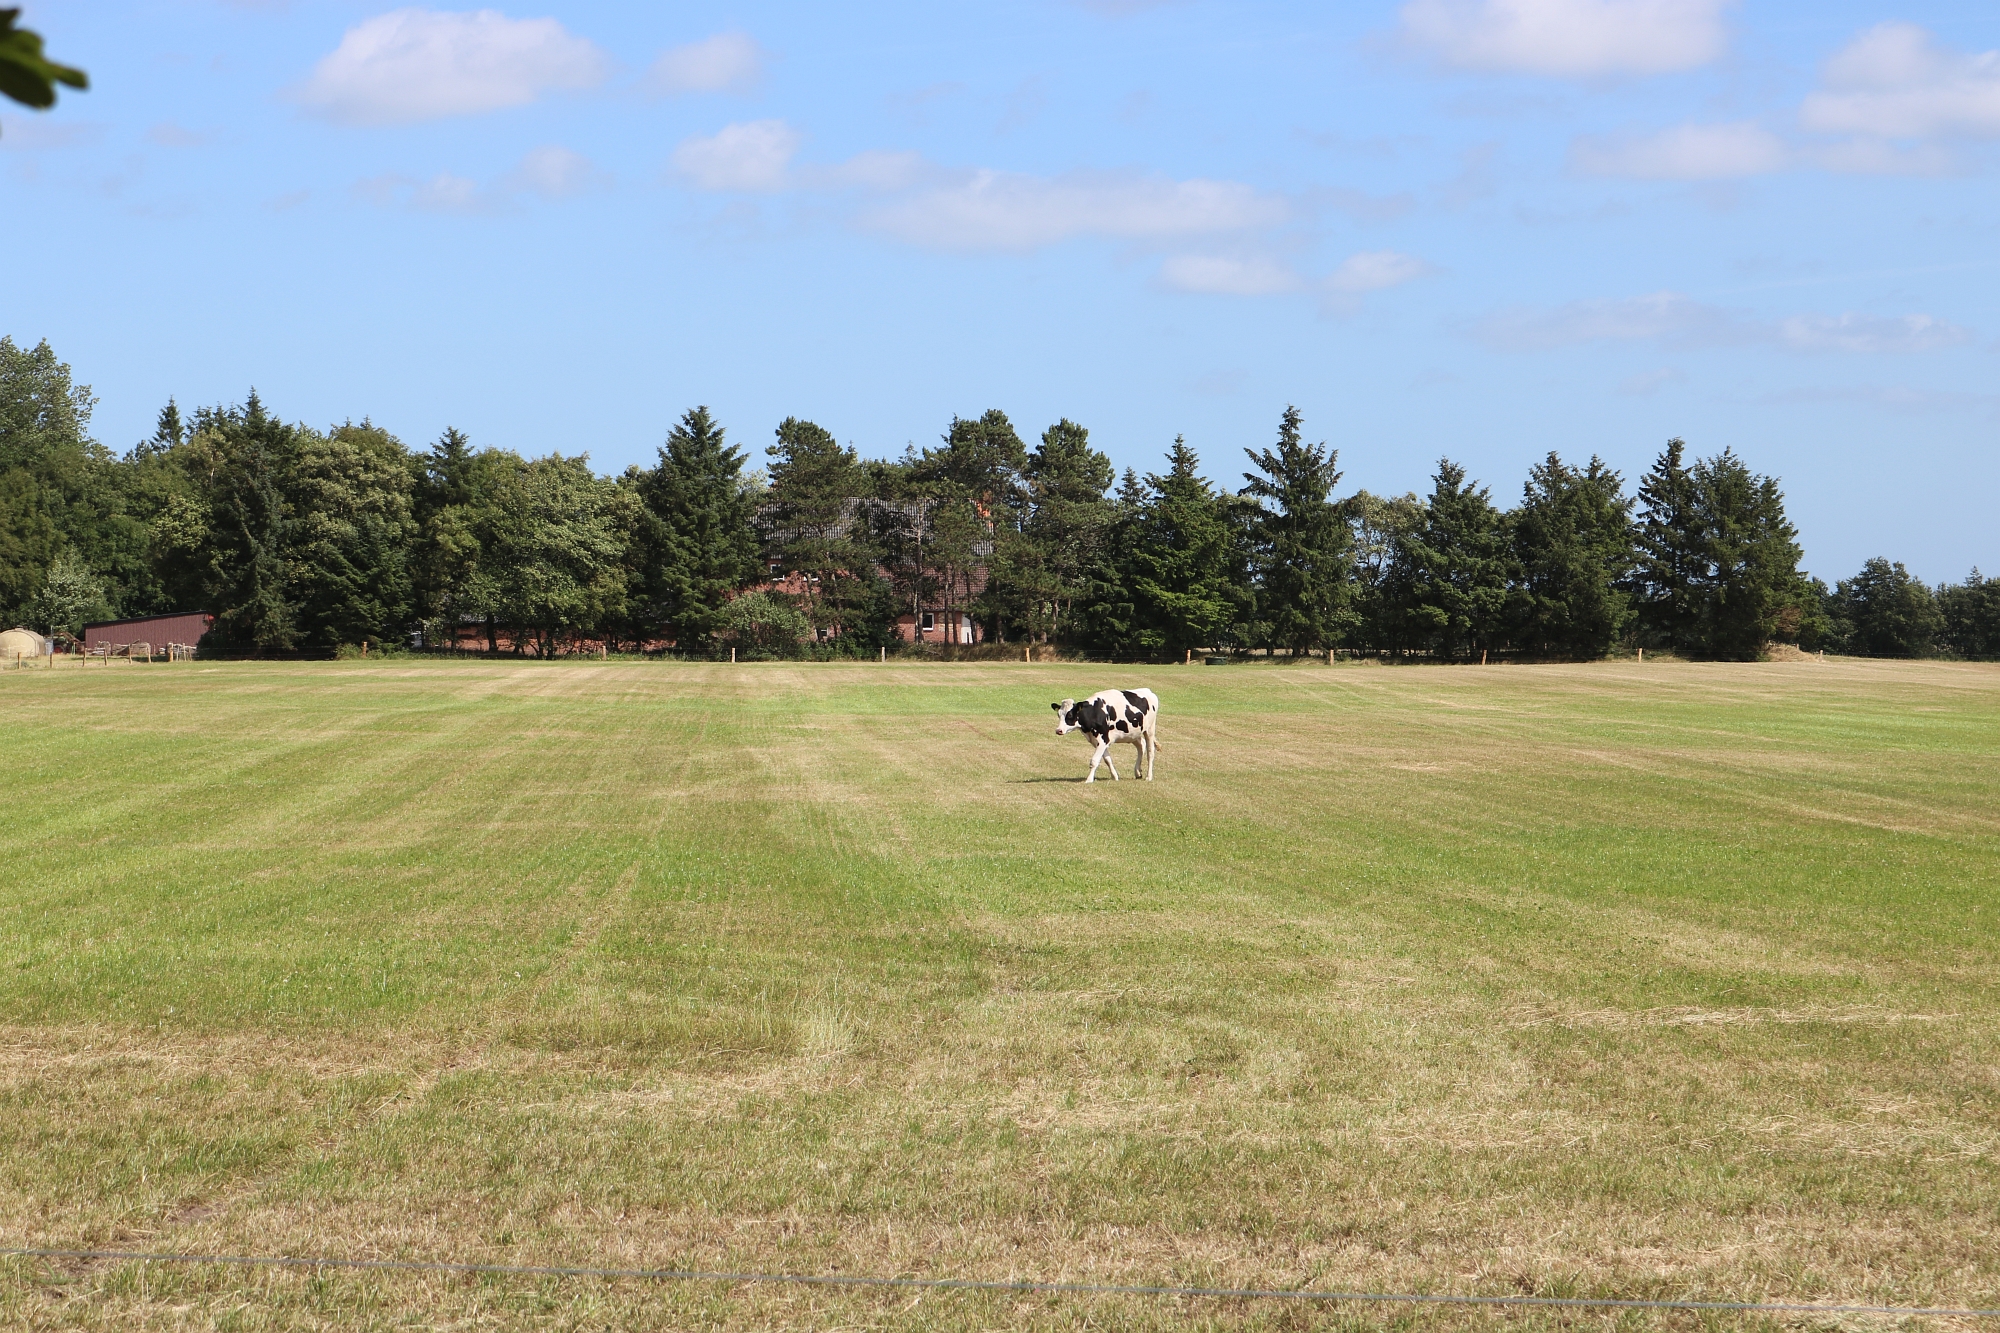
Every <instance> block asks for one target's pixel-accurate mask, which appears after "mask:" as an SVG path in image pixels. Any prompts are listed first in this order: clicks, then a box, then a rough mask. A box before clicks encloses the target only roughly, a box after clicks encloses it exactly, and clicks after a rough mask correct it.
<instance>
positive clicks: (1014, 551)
mask: <svg viewBox="0 0 2000 1333" xmlns="http://www.w3.org/2000/svg"><path fill="white" fill-rule="evenodd" d="M1112 476H1113V473H1112V468H1111V460H1110V459H1109V458H1106V457H1105V456H1104V455H1103V454H1101V453H1099V452H1098V451H1097V450H1095V449H1093V448H1091V447H1090V432H1089V431H1087V430H1085V429H1084V428H1083V427H1082V426H1079V425H1077V424H1076V423H1075V422H1073V421H1071V420H1069V419H1068V418H1067V417H1065V418H1064V419H1063V420H1061V421H1058V422H1057V423H1056V424H1055V425H1053V426H1050V427H1049V428H1048V429H1047V430H1045V431H1043V432H1042V440H1041V447H1040V448H1038V449H1036V450H1035V451H1034V452H1033V453H1031V454H1029V455H1028V458H1027V467H1026V469H1025V473H1024V479H1025V482H1026V487H1027V497H1028V502H1027V505H1028V507H1027V512H1026V515H1025V517H1024V519H1023V521H1022V524H1021V528H1020V530H1019V531H1018V532H1008V531H1006V530H1005V529H1002V530H1001V531H1000V532H999V533H998V534H997V536H996V544H995V550H994V559H993V578H992V583H991V587H992V589H993V591H994V594H995V596H996V599H997V600H998V601H999V602H1000V603H1001V605H1002V606H1003V608H1004V609H1005V610H1006V612H1007V613H1008V615H1009V617H1010V618H1011V619H1012V620H1013V621H1014V623H1015V624H1017V625H1019V626H1020V627H1021V628H1023V629H1024V630H1026V631H1027V632H1028V633H1029V634H1031V635H1034V636H1035V637H1038V638H1040V639H1043V640H1048V639H1062V638H1064V637H1065V636H1070V635H1074V633H1075V632H1076V631H1077V629H1078V628H1079V627H1080V621H1079V613H1078V605H1079V602H1080V601H1081V600H1082V599H1084V598H1086V597H1087V596H1088V594H1089V585H1090V578H1091V573H1092V570H1093V568H1094V567H1095V565H1096V564H1097V562H1098V560H1099V558H1100V556H1101V548H1102V545H1103V542H1104V539H1105V537H1106V534H1107V532H1108V531H1109V527H1110V524H1111V520H1112V517H1113V515H1114V513H1115V510H1114V508H1113V506H1112V504H1111V502H1110V500H1109V499H1107V498H1106V496H1105V491H1107V490H1108V489H1110V486H1111V479H1112Z"/></svg>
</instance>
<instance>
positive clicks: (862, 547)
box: [765, 417, 877, 639]
mask: <svg viewBox="0 0 2000 1333" xmlns="http://www.w3.org/2000/svg"><path fill="white" fill-rule="evenodd" d="M777 438H778V442H777V443H776V444H774V445H772V446H770V447H769V448H768V449H767V450H766V451H765V452H766V453H768V454H769V455H770V457H771V489H770V493H769V495H768V497H767V498H768V508H767V510H766V513H765V522H766V524H767V525H768V528H769V532H770V550H771V555H772V559H773V560H775V562H776V570H775V572H776V573H779V574H782V575H785V576H787V578H788V580H789V581H790V582H791V584H792V587H793V590H794V592H795V595H796V596H797V597H798V599H799V605H800V610H802V611H803V612H805V615H806V617H807V619H808V620H810V621H811V622H812V624H813V627H814V629H815V631H824V632H825V633H826V634H827V635H828V636H830V637H832V638H834V639H839V638H840V637H841V636H842V635H843V634H844V632H845V631H846V630H847V628H848V626H849V623H850V622H851V621H853V620H854V619H855V618H856V616H857V615H858V614H859V613H860V612H861V611H862V610H863V609H864V607H865V606H867V605H870V604H872V602H873V601H874V599H875V598H876V596H877V592H876V590H875V589H874V588H873V587H872V586H871V585H872V584H873V582H874V577H873V576H874V568H875V557H874V553H873V551H872V550H871V549H870V546H869V535H870V534H869V531H868V525H867V523H866V521H865V517H864V515H863V514H862V512H861V507H860V503H859V500H858V497H859V496H860V495H861V494H862V489H863V487H864V485H865V484H866V480H867V478H866V474H865V473H864V472H863V471H862V468H861V464H860V460H859V459H858V458H857V457H856V456H855V453H854V450H853V449H852V448H850V447H848V446H845V445H843V444H841V443H840V442H839V441H838V440H836V439H835V438H834V436H833V432H831V431H829V430H827V429H825V428H824V427H822V426H818V425H815V424H814V423H813V422H810V421H802V420H800V419H799V418H797V417H786V418H785V419H784V421H782V422H780V423H779V425H778V430H777Z"/></svg>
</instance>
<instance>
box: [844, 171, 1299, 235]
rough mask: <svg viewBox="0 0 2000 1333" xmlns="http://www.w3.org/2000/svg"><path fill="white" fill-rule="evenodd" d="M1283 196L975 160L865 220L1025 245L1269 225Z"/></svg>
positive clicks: (903, 229)
mask: <svg viewBox="0 0 2000 1333" xmlns="http://www.w3.org/2000/svg"><path fill="white" fill-rule="evenodd" d="M1289 215H1290V208H1289V207H1288V205H1287V204H1286V203H1285V201H1284V200H1282V199H1279V198H1277V197H1275V196H1272V195H1266V194H1260V193H1258V192H1257V191H1256V190H1254V189H1252V188H1251V187H1250V186H1248V185H1244V184H1241V183H1239V182H1236V181H1214V180H1186V181H1174V180H1162V179H1159V178H1155V177H1135V176H1106V175H1085V174H1077V175H1070V176H1060V177H1046V176H1029V175H1022V174H1018V173H1014V172H1003V171H990V170H982V171H976V172H974V173H972V174H971V175H970V176H969V177H966V178H963V179H961V180H960V181H958V182H957V183H954V184H951V185H947V186H940V187H936V188H932V189H926V190H920V191H918V192H917V193H915V194H912V195H910V196H909V197H907V198H904V199H900V200H897V201H895V202H892V203H889V204H886V205H884V206H882V207H880V208H878V209H876V210H874V211H873V212H871V213H870V214H868V215H867V217H866V218H865V219H864V221H865V222H866V224H867V225H869V226H871V227H873V228H874V229H876V230H879V231H885V232H888V233H889V234H891V235H893V236H897V237H900V238H902V239H903V240H907V241H914V242H916V243H917V244H920V245H930V246H937V247H939V248H943V249H960V250H1026V249H1031V248H1033V247H1035V246H1038V245H1051V244H1054V243H1055V242H1058V241H1063V240H1068V239H1070V238H1071V237H1076V236H1105V237H1114V238H1118V239H1123V240H1150V241H1163V240H1174V239H1178V238H1181V237H1186V236H1201V235H1220V234H1225V233H1229V232H1240V231H1247V230H1250V229H1253V228H1258V227H1266V226H1272V225H1275V224H1277V223H1280V222H1283V221H1284V220H1285V219H1286V218H1287V217H1288V216H1289Z"/></svg>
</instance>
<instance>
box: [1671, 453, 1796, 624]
mask: <svg viewBox="0 0 2000 1333" xmlns="http://www.w3.org/2000/svg"><path fill="white" fill-rule="evenodd" d="M1689 475H1690V478H1691V480H1692V482H1693V486H1694V509H1695V530H1696V531H1697V532H1699V534H1700V538H1701V542H1700V546H1699V547H1698V548H1697V549H1698V552H1699V556H1698V570H1699V572H1698V574H1697V577H1696V582H1695V585H1694V586H1695V590H1696V592H1697V594H1698V597H1699V602H1698V610H1699V618H1698V619H1697V621H1696V624H1695V628H1694V633H1693V636H1692V638H1691V640H1690V642H1689V643H1688V647H1690V648H1691V649H1692V650H1693V651H1694V652H1695V653H1696V654H1698V655H1700V656H1703V657H1721V658H1730V659H1735V660H1741V661H1748V660H1750V659H1752V658H1755V657H1757V656H1758V655H1759V654H1760V653H1762V652H1763V650H1764V645H1765V644H1766V643H1768V642H1769V641H1770V640H1771V638H1772V636H1773V634H1774V633H1776V632H1777V631H1778V628H1779V623H1780V615H1781V613H1783V612H1785V611H1787V610H1790V611H1791V612H1792V613H1793V615H1794V616H1796V615H1797V614H1798V610H1799V604H1800V603H1801V601H1802V600H1803V599H1804V598H1805V596H1806V593H1805V589H1804V587H1803V578H1802V576H1801V575H1800V573H1799V556H1800V551H1799V544H1798V532H1797V530H1796V529H1795V528H1793V527H1792V525H1791V522H1790V520H1788V519H1787V518H1786V517H1785V497H1784V495H1783V494H1782V493H1781V492H1780V491H1779V490H1778V483H1777V480H1776V478H1773V477H1760V476H1757V475H1755V474H1753V473H1752V472H1751V471H1750V469H1749V468H1748V467H1746V466H1745V465H1744V463H1743V460H1742V459H1740V458H1738V457H1737V456H1736V454H1735V452H1734V451H1733V450H1729V449H1724V450H1723V451H1722V452H1721V453H1720V454H1718V455H1716V456H1715V457H1714V458H1708V459H1703V460H1702V461H1701V462H1699V463H1696V464H1695V465H1694V468H1693V469H1692V470H1691V472H1690V474H1689Z"/></svg>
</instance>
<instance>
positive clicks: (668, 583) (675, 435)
mask: <svg viewBox="0 0 2000 1333" xmlns="http://www.w3.org/2000/svg"><path fill="white" fill-rule="evenodd" d="M746 457H747V455H746V454H745V453H744V452H743V451H742V450H740V449H736V448H732V447H731V446H730V445H729V444H728V443H727V441H726V439H725V438H724V432H723V429H722V427H721V425H719V424H718V423H717V422H716V421H715V419H714V417H712V416H711V415H710V414H709V410H708V409H707V408H706V407H696V408H693V409H690V410H689V411H688V412H687V413H685V414H684V415H683V416H682V417H681V419H680V421H679V422H678V423H677V424H676V425H675V426H674V428H673V430H672V431H670V432H669V433H668V435H667V442H666V444H665V445H664V446H663V447H662V448H661V449H660V463H659V466H658V467H657V468H655V469H653V470H652V471H651V472H650V473H646V474H644V475H643V476H642V478H641V479H640V482H639V494H640V497H641V499H643V500H644V502H645V505H646V509H647V511H648V512H649V513H650V515H651V517H652V519H653V520H655V521H656V523H657V527H656V528H655V529H654V530H653V531H654V532H655V534H656V536H655V543H656V544H655V548H654V549H655V558H654V560H653V561H652V562H651V563H650V567H649V568H648V569H647V570H646V571H645V579H646V584H647V591H648V593H649V594H650V598H651V602H652V606H653V608H654V612H655V614H656V615H657V616H658V618H659V619H660V621H661V622H662V623H664V624H665V625H666V626H668V627H669V628H670V629H671V630H672V632H673V634H674V635H675V637H676V638H677V639H678V640H679V641H680V642H682V643H683V644H688V643H694V642H697V641H702V640H705V639H706V638H707V636H708V635H710V634H711V633H712V632H713V630H714V627H715V623H716V617H717V616H719V615H720V614H721V613H722V608H723V607H724V606H725V605H726V604H727V602H728V600H729V596H730V594H731V593H733V592H735V591H736V590H737V589H738V588H741V587H743V586H744V585H745V584H746V583H749V582H752V581H753V580H754V579H755V578H756V577H757V574H758V572H759V570H758V565H759V560H758V550H757V533H756V530H755V529H754V528H753V527H752V526H751V517H752V515H751V502H750V498H749V496H748V494H747V493H746V490H745V487H744V477H743V463H744V460H745V458H746Z"/></svg>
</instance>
